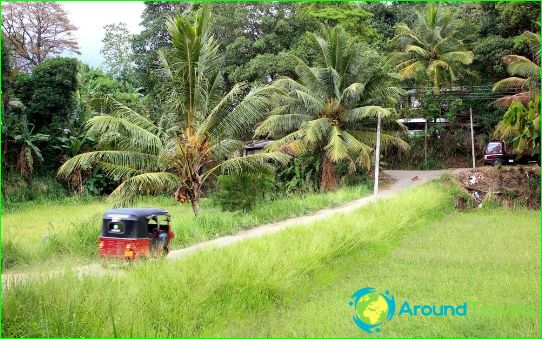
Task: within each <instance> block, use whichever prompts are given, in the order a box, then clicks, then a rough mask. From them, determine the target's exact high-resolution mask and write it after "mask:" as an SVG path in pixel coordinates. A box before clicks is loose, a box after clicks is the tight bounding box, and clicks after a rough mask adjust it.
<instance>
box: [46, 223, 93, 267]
mask: <svg viewBox="0 0 542 339" xmlns="http://www.w3.org/2000/svg"><path fill="white" fill-rule="evenodd" d="M100 226H101V217H100V216H99V215H94V216H92V217H90V218H88V219H86V220H83V221H82V222H81V223H79V224H72V227H71V228H70V229H69V230H68V231H63V232H60V233H54V232H53V233H52V234H50V235H49V236H48V238H47V242H46V243H45V246H44V248H43V250H44V253H43V256H44V257H53V256H55V255H58V254H61V255H62V254H70V255H76V256H81V257H94V256H95V255H96V249H97V246H98V235H99V234H100Z"/></svg>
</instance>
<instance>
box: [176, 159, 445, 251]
mask: <svg viewBox="0 0 542 339" xmlns="http://www.w3.org/2000/svg"><path fill="white" fill-rule="evenodd" d="M444 172H446V171H445V170H438V171H396V170H388V171H385V174H386V175H387V176H389V177H391V178H392V179H394V180H395V182H394V183H393V184H391V185H390V186H389V187H387V188H386V189H383V190H381V191H380V193H379V195H378V199H383V198H386V197H388V196H390V195H393V194H394V193H397V192H400V191H403V190H405V189H407V188H410V187H413V186H416V185H420V184H423V183H425V182H428V181H431V180H433V179H435V178H437V177H438V176H440V175H441V174H442V173H444ZM413 179H414V180H413ZM373 201H374V197H373V196H372V195H371V196H367V197H363V198H360V199H357V200H353V201H350V202H348V203H346V204H344V205H342V206H338V207H333V208H326V209H323V210H320V211H318V212H317V213H315V214H310V215H304V216H301V217H296V218H291V219H286V220H283V221H279V222H276V223H273V224H265V225H261V226H257V227H254V228H251V229H248V230H245V231H241V232H239V233H237V234H234V235H227V236H223V237H220V238H216V239H213V240H208V241H204V242H201V243H198V244H195V245H192V246H189V247H185V248H182V249H179V250H174V251H171V252H169V254H168V256H167V259H169V260H176V259H179V258H182V257H184V256H186V255H188V254H190V253H193V252H195V251H198V250H200V249H204V248H208V247H223V246H228V245H231V244H234V243H236V242H238V241H241V240H243V239H249V238H258V237H261V236H264V235H267V234H272V233H276V232H280V231H282V230H284V229H287V228H289V227H294V226H299V225H306V224H310V223H313V222H315V221H318V220H322V219H324V218H327V217H330V216H332V215H335V214H339V213H349V212H351V211H353V210H355V209H358V208H360V207H362V206H365V205H367V204H369V203H371V202H373Z"/></svg>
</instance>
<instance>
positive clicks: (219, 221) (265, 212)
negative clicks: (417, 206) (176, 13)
mask: <svg viewBox="0 0 542 339" xmlns="http://www.w3.org/2000/svg"><path fill="white" fill-rule="evenodd" d="M369 192H370V191H369V189H368V188H367V187H366V186H357V187H343V188H341V189H338V190H336V191H334V192H328V193H325V194H317V193H314V194H307V195H305V196H302V197H301V196H291V197H284V198H280V199H276V200H273V201H269V202H266V203H265V204H262V205H260V206H257V207H256V208H255V209H253V210H251V211H250V212H248V213H245V212H227V211H222V210H220V208H219V207H217V206H215V205H214V204H213V202H212V200H210V199H204V200H203V201H202V211H201V214H200V216H199V217H197V218H196V217H195V216H194V214H193V212H192V209H191V207H190V204H177V203H175V202H174V201H173V199H171V198H169V197H155V198H147V199H145V200H143V201H141V202H140V203H139V204H138V205H139V206H153V207H163V208H167V209H168V210H169V211H170V213H171V216H172V224H173V228H174V230H175V233H176V237H175V238H174V240H173V242H172V246H173V248H180V247H184V246H186V245H189V244H193V243H197V242H200V241H204V240H208V239H210V238H214V237H217V236H221V235H225V234H230V233H234V232H236V231H238V230H240V229H243V228H250V227H253V226H256V225H260V224H265V223H269V222H274V221H278V220H282V219H287V218H291V217H295V216H299V215H303V214H308V213H311V212H314V211H317V210H319V209H322V208H325V207H332V206H337V205H340V204H342V203H345V202H348V201H351V200H354V199H357V198H361V197H363V196H366V195H368V194H369ZM110 207H111V205H110V202H108V201H106V200H105V199H99V198H95V199H82V200H79V199H73V198H72V199H65V200H63V201H56V202H50V203H45V204H36V203H24V204H19V206H17V208H16V209H14V210H13V211H11V212H7V213H3V214H2V249H3V250H2V252H3V255H4V260H3V263H2V264H3V267H4V268H8V267H9V268H13V267H17V266H19V267H20V266H21V264H24V263H28V264H35V263H42V262H43V261H47V260H49V261H50V262H51V264H53V265H54V264H55V263H58V260H59V256H63V257H65V259H69V260H73V259H83V258H85V259H94V258H95V256H96V249H97V239H98V234H99V231H100V227H101V216H102V214H103V212H104V211H105V210H106V209H108V208H110ZM62 265H64V262H63V263H62Z"/></svg>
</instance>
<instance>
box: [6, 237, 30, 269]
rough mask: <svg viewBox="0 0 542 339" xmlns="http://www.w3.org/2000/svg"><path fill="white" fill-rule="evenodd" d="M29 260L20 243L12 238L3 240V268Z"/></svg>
mask: <svg viewBox="0 0 542 339" xmlns="http://www.w3.org/2000/svg"><path fill="white" fill-rule="evenodd" d="M27 262H28V253H26V252H25V251H24V250H23V249H22V248H21V246H20V245H19V244H18V243H15V242H14V241H12V240H2V270H5V269H7V268H11V267H14V266H19V265H23V264H25V263H27Z"/></svg>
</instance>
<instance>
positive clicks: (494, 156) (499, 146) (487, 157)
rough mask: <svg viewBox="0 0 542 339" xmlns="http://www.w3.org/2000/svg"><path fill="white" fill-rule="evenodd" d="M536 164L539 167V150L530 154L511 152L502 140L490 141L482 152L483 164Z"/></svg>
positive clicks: (526, 152)
mask: <svg viewBox="0 0 542 339" xmlns="http://www.w3.org/2000/svg"><path fill="white" fill-rule="evenodd" d="M531 161H532V162H535V161H536V162H537V163H538V165H540V150H538V151H537V152H536V153H534V154H532V153H531V152H529V151H525V152H522V153H519V154H518V153H515V152H513V151H512V150H511V149H510V148H509V147H508V145H507V144H506V143H505V142H504V141H502V140H495V141H491V142H489V143H488V144H487V146H486V149H485V151H484V164H486V165H493V166H498V165H503V164H515V163H527V162H531Z"/></svg>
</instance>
